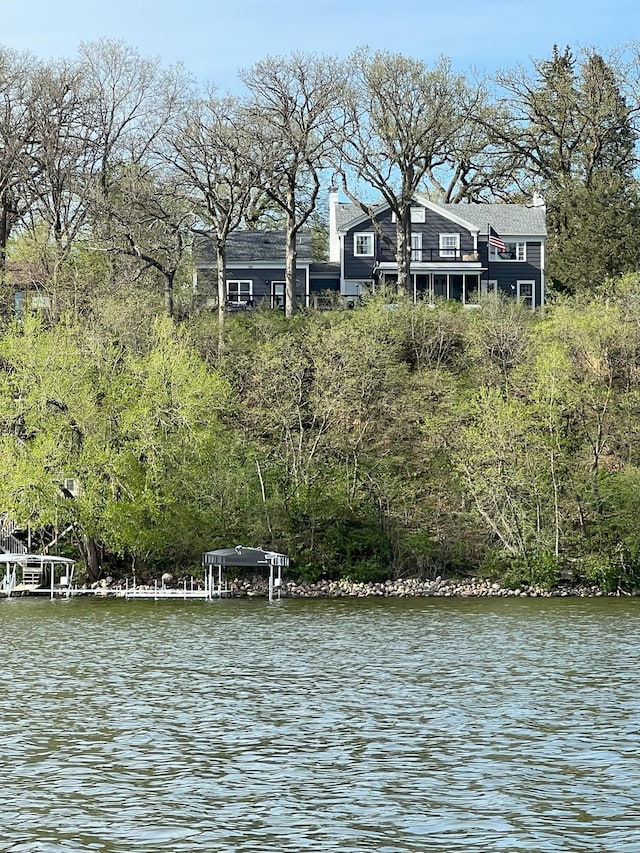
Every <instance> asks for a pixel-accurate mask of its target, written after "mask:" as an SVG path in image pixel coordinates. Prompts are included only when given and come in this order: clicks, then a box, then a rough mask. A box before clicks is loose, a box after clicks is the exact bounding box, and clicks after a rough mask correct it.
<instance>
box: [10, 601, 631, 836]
mask: <svg viewBox="0 0 640 853" xmlns="http://www.w3.org/2000/svg"><path fill="white" fill-rule="evenodd" d="M0 648H1V649H2V652H1V660H2V686H1V689H0V724H1V729H0V770H1V772H0V786H1V788H0V790H1V797H2V801H1V804H0V850H1V851H2V853H8V852H9V851H11V853H18V851H24V853H40V851H42V853H45V851H46V853H49V851H51V853H54V851H55V853H72V851H73V853H76V851H83V853H84V851H104V852H105V853H131V851H136V850H140V851H145V853H160V851H162V852H163V853H165V851H166V853H182V852H183V851H185V853H187V851H188V853H197V852H199V851H207V853H221V851H223V852H224V853H226V851H229V852H230V851H233V853H244V851H247V853H248V851H251V853H258V852H259V851H260V853H262V852H263V851H265V852H266V853H280V851H314V853H320V851H331V852H332V853H334V851H335V853H369V851H381V853H382V851H384V853H403V851H447V853H453V851H483V853H490V851H527V853H539V851H562V853H567V852H568V851H583V850H584V851H590V853H593V851H603V853H605V852H606V853H631V851H640V689H639V688H640V684H639V668H638V656H639V649H640V600H638V599H625V600H622V599H530V600H526V599H402V600H389V599H386V600H360V599H357V600H345V599H341V600H288V601H282V602H279V603H274V604H271V605H269V604H268V603H267V602H266V601H264V600H237V601H221V602H166V601H165V602H130V601H129V602H128V601H116V600H93V599H89V600H87V599H75V600H71V601H69V602H50V601H34V600H11V601H5V602H1V603H0Z"/></svg>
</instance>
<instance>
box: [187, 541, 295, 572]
mask: <svg viewBox="0 0 640 853" xmlns="http://www.w3.org/2000/svg"><path fill="white" fill-rule="evenodd" d="M202 565H203V566H223V567H225V566H237V567H242V568H247V569H251V568H256V569H261V568H267V567H269V566H271V567H273V566H280V567H281V568H286V567H287V566H288V565H289V558H288V557H287V556H286V555H285V554H277V553H276V552H275V551H265V550H263V549H262V548H245V547H244V546H243V545H236V547H235V548H221V549H220V550H219V551H206V552H205V553H204V554H203V555H202Z"/></svg>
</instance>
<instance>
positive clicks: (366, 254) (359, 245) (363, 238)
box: [353, 231, 375, 258]
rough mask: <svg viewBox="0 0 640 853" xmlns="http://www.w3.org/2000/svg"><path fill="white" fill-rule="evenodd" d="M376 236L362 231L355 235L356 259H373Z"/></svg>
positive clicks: (354, 252) (354, 248)
mask: <svg viewBox="0 0 640 853" xmlns="http://www.w3.org/2000/svg"><path fill="white" fill-rule="evenodd" d="M374 246H375V235H374V234H373V233H372V232H370V231H361V232H360V233H358V234H354V235H353V254H354V257H356V258H372V257H373V252H374Z"/></svg>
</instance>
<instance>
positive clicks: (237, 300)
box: [194, 190, 546, 310]
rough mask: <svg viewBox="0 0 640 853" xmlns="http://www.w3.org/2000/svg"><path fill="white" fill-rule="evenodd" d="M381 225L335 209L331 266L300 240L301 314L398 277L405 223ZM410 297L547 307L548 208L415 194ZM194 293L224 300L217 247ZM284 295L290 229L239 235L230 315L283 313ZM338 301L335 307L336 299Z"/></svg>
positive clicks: (384, 219) (333, 196) (199, 272)
mask: <svg viewBox="0 0 640 853" xmlns="http://www.w3.org/2000/svg"><path fill="white" fill-rule="evenodd" d="M375 220H376V225H375V226H374V224H373V222H372V219H371V218H370V217H369V216H367V215H364V214H363V213H362V211H361V210H360V208H358V207H357V206H356V205H353V204H347V203H344V202H340V201H339V200H338V193H337V192H336V191H335V190H332V191H331V192H330V203H329V262H328V263H317V262H314V261H313V260H312V250H311V236H310V234H309V233H301V234H300V235H299V238H298V256H297V277H296V298H297V301H298V305H299V306H310V305H311V306H317V307H322V306H323V305H329V304H332V303H335V302H339V303H341V304H343V305H353V304H355V302H356V301H357V299H358V298H359V297H360V296H361V295H362V294H364V293H367V292H371V291H373V290H375V288H376V287H378V286H381V285H384V284H385V283H386V284H391V283H393V282H394V281H395V280H396V279H397V263H396V259H395V255H394V252H393V250H392V248H390V247H389V246H388V244H387V242H386V241H385V240H383V239H382V237H381V235H380V231H382V232H383V233H384V234H385V235H388V237H389V238H390V240H391V243H392V244H394V243H395V233H396V223H395V219H394V217H393V215H392V213H391V211H390V210H389V208H388V206H386V205H381V206H380V207H378V208H377V209H376V210H375ZM411 222H412V225H411V278H412V281H411V291H412V295H413V299H414V301H416V302H418V301H425V302H433V301H434V300H436V299H451V300H457V301H459V302H462V303H463V304H468V305H472V304H475V303H476V302H477V301H478V298H479V297H480V296H482V295H491V294H497V293H505V294H508V295H509V296H513V297H514V298H516V299H517V300H518V301H519V302H522V303H523V304H524V305H526V306H527V307H530V308H531V309H532V310H533V309H534V308H536V307H538V306H541V305H543V304H544V299H545V277H544V264H545V239H546V226H545V207H544V204H543V203H542V202H541V200H540V199H536V200H534V202H533V203H532V204H531V205H525V204H436V203H435V202H432V201H430V200H429V199H428V198H426V197H425V196H421V195H416V196H415V198H414V205H413V206H412V209H411ZM194 291H195V293H196V294H197V295H199V296H200V297H202V298H203V300H205V301H206V302H207V303H208V304H210V305H214V304H215V303H216V301H217V284H216V258H215V249H214V244H213V242H212V241H211V240H210V239H209V238H207V237H201V238H199V240H198V241H197V243H196V247H195V272H194ZM284 293H285V235H284V232H283V231H257V230H255V231H236V232H234V233H233V234H231V235H230V237H229V241H228V245H227V300H228V305H229V307H230V308H231V309H234V308H235V309H239V308H245V307H247V306H252V305H257V304H259V303H265V302H266V304H268V305H269V306H270V307H272V308H282V307H283V305H284ZM332 295H333V296H334V298H333V299H332V298H331V296H332Z"/></svg>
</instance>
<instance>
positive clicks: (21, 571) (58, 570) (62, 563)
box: [0, 554, 75, 599]
mask: <svg viewBox="0 0 640 853" xmlns="http://www.w3.org/2000/svg"><path fill="white" fill-rule="evenodd" d="M2 566H4V576H2V573H1V567H2ZM74 567H75V560H71V559H69V558H68V557H57V556H54V555H52V554H0V596H4V597H6V598H11V596H14V595H40V596H42V595H49V597H50V598H51V599H54V598H69V597H70V596H71V591H72V582H73V570H74Z"/></svg>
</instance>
